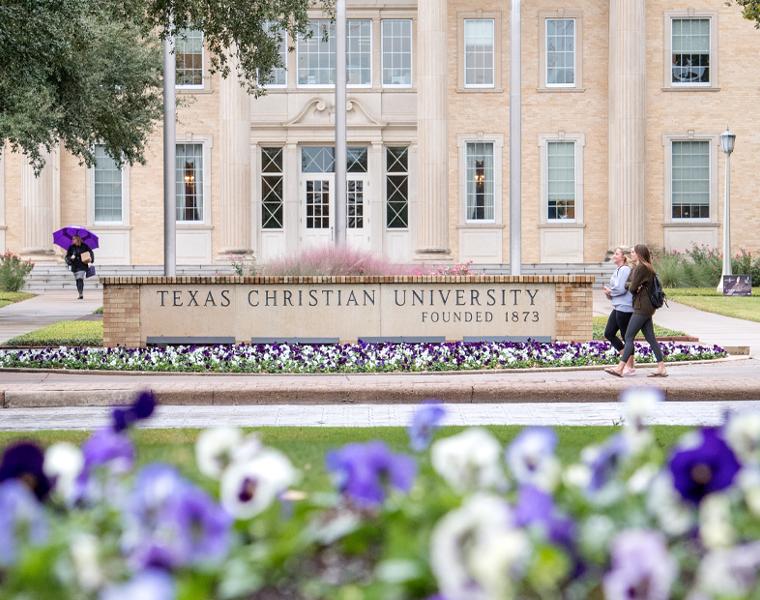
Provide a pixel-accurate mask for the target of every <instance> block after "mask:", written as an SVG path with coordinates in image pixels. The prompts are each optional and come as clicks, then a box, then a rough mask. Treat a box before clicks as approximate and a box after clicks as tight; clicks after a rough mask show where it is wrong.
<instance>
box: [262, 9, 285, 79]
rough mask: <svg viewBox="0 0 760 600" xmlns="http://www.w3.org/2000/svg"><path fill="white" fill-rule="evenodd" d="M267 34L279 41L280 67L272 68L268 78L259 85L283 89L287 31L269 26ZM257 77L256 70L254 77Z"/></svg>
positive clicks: (275, 26) (272, 25)
mask: <svg viewBox="0 0 760 600" xmlns="http://www.w3.org/2000/svg"><path fill="white" fill-rule="evenodd" d="M269 34H270V36H271V37H275V38H278V39H279V41H278V46H277V56H278V57H279V59H280V64H281V65H282V66H281V67H274V68H273V69H272V71H271V73H269V77H268V78H267V79H266V80H264V81H261V84H262V85H265V86H267V87H270V88H276V87H285V86H287V85H288V33H287V31H280V30H279V29H277V25H275V24H270V28H269ZM258 76H259V71H258V69H256V77H257V78H258Z"/></svg>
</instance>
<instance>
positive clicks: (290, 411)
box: [0, 401, 760, 431]
mask: <svg viewBox="0 0 760 600" xmlns="http://www.w3.org/2000/svg"><path fill="white" fill-rule="evenodd" d="M416 409H417V407H416V406H413V405H407V406H398V405H388V404H380V405H377V404H374V405H368V404H360V405H351V406H335V405H316V406H290V405H273V406H226V407H218V406H213V407H212V406H159V407H158V409H157V411H156V415H155V416H154V417H153V418H151V419H150V420H149V421H147V422H146V423H145V424H144V425H143V426H144V427H146V428H162V429H163V428H193V429H194V428H205V427H211V426H216V425H232V426H239V427H389V426H396V427H403V426H406V425H408V423H409V421H410V418H411V415H412V413H413V412H414V411H415V410H416ZM446 411H447V414H446V417H445V419H444V424H445V425H467V426H469V425H546V426H559V425H607V426H609V425H619V424H620V423H621V422H622V421H623V407H622V405H621V404H620V403H618V402H605V403H553V404H487V405H475V406H473V405H462V404H448V405H446ZM727 411H741V412H744V411H753V412H754V411H760V401H752V402H709V403H708V402H663V403H661V404H660V405H659V406H658V408H657V410H656V411H655V413H654V415H653V417H652V418H651V419H650V423H651V424H656V425H690V426H700V425H719V424H721V423H722V422H723V420H724V416H725V413H726V412H727ZM108 419H109V412H108V411H107V410H104V409H103V408H89V407H80V408H64V409H61V408H56V409H54V410H51V409H42V408H35V409H8V410H4V411H0V430H5V431H33V430H40V429H43V430H44V429H60V430H80V429H85V430H91V429H96V428H98V427H102V426H104V425H106V424H107V423H108Z"/></svg>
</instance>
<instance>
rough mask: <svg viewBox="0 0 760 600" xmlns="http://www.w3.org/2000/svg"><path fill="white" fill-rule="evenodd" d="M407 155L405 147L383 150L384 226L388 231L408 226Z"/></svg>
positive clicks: (391, 147) (390, 147)
mask: <svg viewBox="0 0 760 600" xmlns="http://www.w3.org/2000/svg"><path fill="white" fill-rule="evenodd" d="M408 155H409V149H408V148H407V147H406V146H396V147H393V146H388V147H386V149H385V164H386V166H385V169H386V179H385V225H386V227H387V228H388V229H406V228H407V227H408V226H409V173H408V168H407V164H408Z"/></svg>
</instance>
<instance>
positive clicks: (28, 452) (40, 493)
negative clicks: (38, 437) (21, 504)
mask: <svg viewBox="0 0 760 600" xmlns="http://www.w3.org/2000/svg"><path fill="white" fill-rule="evenodd" d="M44 462H45V457H44V455H43V454H42V450H40V447H39V446H38V445H37V444H34V443H32V442H18V443H16V444H13V445H11V446H8V447H7V448H6V449H5V451H4V452H3V458H2V461H0V482H3V481H8V480H9V479H16V480H18V481H21V482H22V483H24V484H25V485H27V486H28V487H29V489H30V490H31V491H32V492H33V493H34V495H35V496H37V499H38V500H40V501H43V500H45V499H46V498H47V497H48V494H49V493H50V489H51V488H52V485H51V483H50V480H49V479H48V477H47V475H45V470H44V468H43V467H44Z"/></svg>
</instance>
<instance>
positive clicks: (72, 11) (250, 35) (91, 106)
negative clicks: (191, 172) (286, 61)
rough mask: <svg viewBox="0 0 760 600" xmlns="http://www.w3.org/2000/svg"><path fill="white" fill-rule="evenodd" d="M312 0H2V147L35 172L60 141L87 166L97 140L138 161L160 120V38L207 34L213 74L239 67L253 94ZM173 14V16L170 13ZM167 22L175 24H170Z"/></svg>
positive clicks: (301, 24) (117, 156)
mask: <svg viewBox="0 0 760 600" xmlns="http://www.w3.org/2000/svg"><path fill="white" fill-rule="evenodd" d="M308 5H309V0H98V1H93V0H3V1H2V2H1V3H0V151H2V148H3V146H4V145H5V143H6V142H7V143H9V144H10V147H11V149H12V150H14V151H21V152H23V153H24V154H26V155H27V157H28V158H29V160H30V162H31V163H32V164H33V165H34V166H35V168H36V169H37V170H39V169H41V168H42V167H43V166H44V152H43V151H42V150H43V149H47V150H50V149H52V148H53V147H54V146H55V145H57V144H59V143H60V144H62V145H63V146H64V147H65V148H66V149H67V150H68V151H69V152H71V153H72V154H73V155H75V156H77V157H79V158H80V159H81V160H82V161H83V162H84V163H86V164H88V165H92V164H93V162H94V153H93V146H94V144H95V143H96V142H97V143H102V144H104V146H105V149H106V152H107V153H108V154H109V155H111V156H112V157H114V158H115V159H116V160H117V161H119V162H122V161H124V162H127V163H130V164H132V163H135V162H144V152H145V143H146V140H147V138H148V135H149V134H150V132H151V130H152V128H153V126H154V125H155V123H156V122H157V121H158V119H159V118H160V117H161V111H162V87H161V86H162V81H161V66H162V65H161V49H160V44H159V39H161V38H163V37H164V36H166V35H176V34H177V32H178V31H179V30H181V29H184V28H190V27H192V28H198V29H201V30H202V31H203V32H204V40H205V43H206V46H207V47H208V49H209V50H210V56H211V60H210V68H211V71H212V72H221V74H222V75H223V76H225V77H226V76H229V75H230V71H231V69H230V67H231V65H235V66H236V67H237V69H238V71H239V75H240V78H241V79H242V81H243V82H244V83H245V85H246V86H247V87H248V89H249V91H250V92H252V93H254V94H259V93H261V91H262V90H261V86H260V85H259V84H258V82H257V74H260V75H261V80H264V81H265V80H266V78H267V77H268V75H269V73H270V72H271V70H272V69H273V68H274V67H276V66H280V59H279V53H278V48H279V44H280V40H281V39H282V36H283V35H285V32H290V34H291V35H295V34H297V33H299V32H304V31H305V30H306V25H307V23H308V16H307V12H306V11H307V8H308ZM169 16H171V17H172V19H171V20H170V19H169ZM170 23H171V26H170V25H169V24H170Z"/></svg>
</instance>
